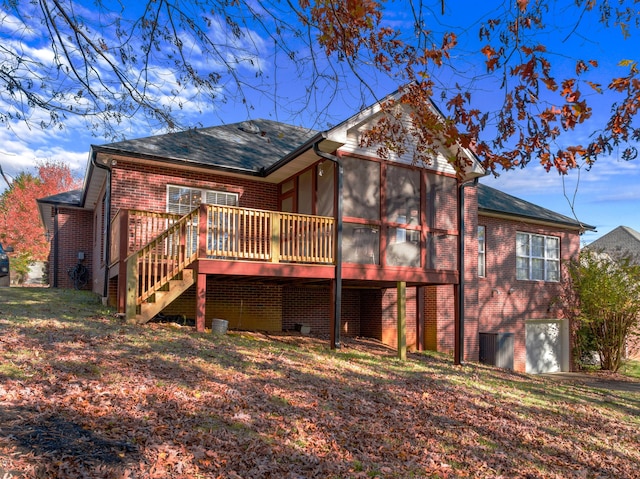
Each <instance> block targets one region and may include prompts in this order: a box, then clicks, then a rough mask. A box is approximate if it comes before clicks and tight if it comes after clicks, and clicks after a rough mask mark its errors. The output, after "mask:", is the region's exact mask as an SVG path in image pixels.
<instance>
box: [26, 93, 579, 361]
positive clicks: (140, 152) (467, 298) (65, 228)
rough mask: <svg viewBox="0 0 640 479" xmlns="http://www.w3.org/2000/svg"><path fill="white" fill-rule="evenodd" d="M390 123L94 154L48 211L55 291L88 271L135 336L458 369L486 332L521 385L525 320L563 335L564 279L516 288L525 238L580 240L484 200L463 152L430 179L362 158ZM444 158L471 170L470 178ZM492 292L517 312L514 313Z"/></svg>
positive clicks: (573, 247) (234, 134)
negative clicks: (392, 355) (498, 341)
mask: <svg viewBox="0 0 640 479" xmlns="http://www.w3.org/2000/svg"><path fill="white" fill-rule="evenodd" d="M397 96H398V93H395V94H393V95H391V96H390V98H392V99H393V98H396V97H397ZM434 108H435V107H434ZM379 114H380V107H379V104H376V105H373V106H372V107H370V108H368V109H365V110H363V111H361V112H359V113H358V114H356V115H355V116H353V117H351V118H349V119H348V120H346V121H344V122H343V123H341V124H339V125H338V126H336V127H334V128H332V129H330V130H328V131H324V132H316V131H311V130H307V129H303V128H298V127H293V126H290V125H285V124H282V123H278V122H274V121H269V120H255V121H251V122H243V123H237V124H229V125H222V126H217V127H212V128H203V129H195V130H189V131H185V132H179V133H171V134H166V135H159V136H154V137H149V138H142V139H135V140H126V141H121V142H117V143H111V144H108V145H102V146H92V147H91V150H90V153H89V162H88V168H87V172H86V176H85V181H84V186H83V188H82V189H81V190H77V191H72V192H68V193H64V194H60V195H55V196H52V197H48V198H42V199H40V200H39V202H38V204H39V209H40V214H41V218H42V221H43V223H44V225H45V227H46V228H47V230H48V231H49V232H50V234H51V236H52V238H53V240H52V247H51V255H50V267H49V275H50V277H49V283H50V285H51V286H53V287H66V288H68V287H72V286H73V284H72V283H71V282H70V279H69V277H68V275H67V270H68V269H69V268H71V267H73V266H74V264H76V263H77V262H78V258H79V257H82V258H83V260H82V262H83V264H84V265H85V266H86V267H87V268H88V270H89V273H90V281H89V284H88V285H87V288H90V289H91V290H93V291H94V292H96V293H97V294H99V295H101V296H102V297H103V299H104V300H105V301H108V302H109V303H110V304H112V305H114V306H116V307H117V308H118V311H119V312H121V313H122V314H123V315H124V316H125V317H126V318H127V319H128V320H129V321H134V322H138V323H144V322H146V321H149V320H151V319H152V318H153V317H154V316H155V315H157V314H158V313H162V314H165V315H181V316H185V317H187V318H193V319H195V323H196V329H198V330H200V331H203V330H205V328H207V327H210V326H211V324H212V321H213V320H214V319H216V318H223V319H225V320H227V321H228V322H229V327H230V328H238V329H259V330H268V331H282V330H292V329H294V328H295V327H296V325H299V324H305V325H308V326H310V328H311V331H312V333H313V334H318V335H326V336H328V337H329V341H330V343H331V345H332V346H334V347H337V346H339V341H340V338H341V337H342V336H366V337H372V338H377V339H379V340H381V341H383V342H384V343H386V344H389V345H393V346H397V347H398V351H399V354H400V355H402V354H403V352H404V350H405V348H406V347H408V348H409V349H418V350H421V349H434V350H438V351H444V352H448V353H453V354H454V357H455V358H456V360H457V361H466V360H470V361H474V360H478V358H479V354H480V339H481V335H480V334H479V333H483V334H484V335H485V336H486V337H490V335H491V334H492V333H495V332H499V333H511V334H513V335H514V338H513V343H512V346H509V347H511V348H512V351H511V354H512V355H513V357H514V360H513V363H512V364H510V365H507V367H513V368H515V369H517V370H520V371H524V370H525V356H526V354H527V353H526V351H525V350H524V349H523V348H524V347H525V337H524V335H525V333H528V329H527V326H526V324H528V323H527V321H530V322H535V321H540V320H546V321H556V323H562V321H561V320H560V319H559V318H560V317H561V316H560V312H555V311H554V312H553V313H551V312H549V305H550V304H551V299H552V298H551V297H552V295H553V292H554V291H555V289H554V286H555V283H556V282H557V278H551V281H550V282H548V281H544V280H539V279H537V278H536V279H530V280H529V279H527V280H521V279H520V278H516V261H522V259H521V258H520V257H518V260H516V257H515V256H514V255H513V252H514V251H515V248H516V235H520V234H521V233H522V234H529V235H533V237H534V238H538V236H536V235H550V236H549V237H551V236H553V237H556V238H558V242H559V245H561V246H558V250H555V251H556V253H557V252H558V251H560V252H561V253H562V258H565V257H568V256H569V255H571V254H574V253H577V249H578V243H579V233H580V232H581V230H582V229H583V228H584V225H580V224H578V223H577V222H572V221H571V220H570V219H568V218H565V217H562V218H560V215H555V214H554V213H552V212H548V210H543V209H542V208H538V207H534V205H531V204H529V203H526V205H529V206H530V210H529V211H524V210H523V211H518V210H513V209H510V208H512V206H513V205H512V204H511V203H510V202H512V199H511V198H513V197H507V196H505V195H503V194H501V193H500V192H497V191H496V190H493V189H488V188H485V187H483V186H482V185H478V184H477V179H478V178H479V177H481V176H483V175H484V174H485V172H484V170H483V169H482V167H481V166H480V164H479V162H478V160H477V158H476V157H475V156H474V155H473V153H472V152H470V151H467V150H464V149H459V148H455V151H452V150H447V149H445V148H444V147H442V148H441V154H438V155H437V157H435V158H433V161H432V162H431V164H429V165H419V166H416V165H413V164H412V159H411V158H410V155H406V156H398V157H394V158H391V159H389V160H382V159H381V158H379V157H378V155H377V153H376V148H371V147H369V148H365V147H361V146H360V138H361V135H362V132H363V131H365V130H366V129H367V128H368V126H369V125H371V124H372V122H374V121H375V120H376V118H377V116H378V115H379ZM451 154H461V155H465V157H466V158H467V159H468V166H467V169H466V170H465V171H464V172H463V173H462V178H457V177H456V174H455V171H454V170H453V168H452V167H451V165H450V164H449V163H448V162H447V161H446V158H447V156H450V155H451ZM340 192H342V193H341V194H340ZM501 201H506V203H507V204H503V205H502V206H500V202H501ZM522 204H523V205H525V203H524V202H522ZM340 211H341V212H342V214H340V213H339V212H340ZM461 211H462V212H463V214H460V212H461ZM541 215H542V216H544V217H541V218H538V217H537V216H541ZM478 224H481V226H482V227H483V228H481V230H482V231H483V232H484V235H485V236H484V243H482V242H480V243H479V240H478V235H477V232H478ZM461 232H464V234H462V235H461V234H460V233H461ZM543 237H545V238H546V237H547V236H543ZM536 241H537V240H536ZM551 242H552V240H549V243H551ZM509 243H513V244H510V245H509V246H507V244H509ZM479 244H481V245H482V251H481V252H480V256H479V250H478V247H479ZM337 245H340V247H337ZM460 246H462V247H460ZM520 249H522V248H520ZM462 253H464V254H462ZM503 254H505V255H510V256H509V258H506V257H505V258H503V259H502V260H500V261H502V263H501V262H500V261H499V260H498V259H497V258H498V257H499V255H503ZM511 256H513V258H512V257H511ZM479 257H480V258H482V261H483V266H482V267H483V270H482V272H483V273H484V275H483V276H482V277H479V275H478V258H479ZM518 264H519V263H518ZM507 269H509V271H507ZM461 270H462V271H463V272H464V274H462V275H461V274H460V271H461ZM501 271H502V272H501ZM519 271H520V270H519ZM460 279H462V281H460ZM507 285H508V286H509V288H506V286H507ZM512 285H513V286H514V287H515V288H516V292H515V293H513V294H508V291H509V289H510V287H511V286H512ZM494 288H500V289H501V292H502V293H504V295H503V298H507V297H509V298H511V299H516V298H517V299H518V300H519V301H521V302H520V303H519V304H518V305H514V304H511V303H509V304H510V305H508V309H507V306H505V303H502V304H498V303H497V300H495V298H494V297H493V296H492V290H493V289H494ZM505 288H506V289H505ZM527 295H531V296H530V297H529V296H527ZM533 298H535V299H533ZM462 318H464V320H463V319H462ZM532 324H533V323H532ZM554 324H555V323H554ZM527 337H528V336H527ZM563 347H565V346H563ZM566 348H567V351H568V345H566ZM503 349H504V348H503ZM567 351H565V350H563V351H562V354H568V352H567ZM498 352H500V351H498ZM560 366H561V367H563V368H564V367H565V365H564V363H562V365H560ZM532 371H533V369H532Z"/></svg>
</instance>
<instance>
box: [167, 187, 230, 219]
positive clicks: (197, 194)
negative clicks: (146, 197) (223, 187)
mask: <svg viewBox="0 0 640 479" xmlns="http://www.w3.org/2000/svg"><path fill="white" fill-rule="evenodd" d="M200 203H206V204H209V205H225V206H238V195H237V194H236V193H229V192H226V191H215V190H203V189H200V188H187V187H184V186H172V185H169V186H167V212H169V213H178V214H181V215H185V214H187V213H189V212H190V211H191V210H193V209H194V208H196V207H198V206H200Z"/></svg>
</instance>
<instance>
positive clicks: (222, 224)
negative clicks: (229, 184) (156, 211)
mask: <svg viewBox="0 0 640 479" xmlns="http://www.w3.org/2000/svg"><path fill="white" fill-rule="evenodd" d="M200 203H205V204H209V205H222V206H238V195H237V193H229V192H226V191H215V190H205V189H200V188H187V187H184V186H172V185H168V186H167V212H169V213H178V214H181V215H185V214H187V213H189V212H191V211H192V210H194V209H195V208H197V207H198V206H199V205H200ZM220 216H221V217H218V214H217V213H216V214H214V216H213V217H212V218H210V220H209V221H210V224H209V229H210V231H211V234H210V235H209V239H208V244H207V247H208V249H209V250H214V249H216V250H220V249H224V250H227V249H228V248H229V242H230V236H234V232H232V231H230V218H229V217H228V215H220ZM233 224H234V225H235V224H237V222H235V221H234V222H233ZM190 226H191V228H190V229H189V236H190V237H191V239H190V240H187V244H189V245H191V248H192V250H193V249H195V247H196V244H197V235H198V219H197V217H196V219H195V221H194V222H193V223H192V224H191V225H190Z"/></svg>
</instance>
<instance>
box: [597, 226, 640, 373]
mask: <svg viewBox="0 0 640 479" xmlns="http://www.w3.org/2000/svg"><path fill="white" fill-rule="evenodd" d="M585 248H588V249H590V250H592V251H598V252H602V253H605V254H607V255H609V256H610V257H612V258H623V257H630V258H631V259H632V260H633V261H634V262H635V263H636V264H640V233H638V232H637V231H636V230H634V229H633V228H629V227H628V226H618V227H617V228H615V229H613V230H611V231H609V232H608V233H607V234H605V235H603V236H601V237H600V238H598V239H597V240H595V241H592V242H591V243H589V244H588V245H587V246H586V247H585ZM626 356H627V358H629V359H636V360H640V325H638V327H636V329H635V331H634V333H633V334H632V335H631V336H630V337H629V338H628V340H627V351H626Z"/></svg>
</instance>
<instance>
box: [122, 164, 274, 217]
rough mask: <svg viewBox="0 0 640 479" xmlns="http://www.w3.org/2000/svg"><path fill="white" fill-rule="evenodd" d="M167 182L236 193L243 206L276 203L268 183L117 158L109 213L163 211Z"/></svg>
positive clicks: (267, 207) (269, 207)
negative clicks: (134, 162) (128, 210)
mask: <svg viewBox="0 0 640 479" xmlns="http://www.w3.org/2000/svg"><path fill="white" fill-rule="evenodd" d="M169 184H170V185H175V186H186V187H189V188H203V189H209V190H220V191H228V192H232V193H238V197H239V205H240V206H242V207H245V208H257V209H263V210H276V209H277V206H278V192H277V186H276V185H273V184H270V183H265V182H259V181H255V180H251V179H250V178H234V177H228V176H220V175H217V174H214V173H204V172H202V171H197V172H194V171H182V170H176V169H175V168H168V167H159V166H157V165H154V166H149V165H139V164H133V163H131V162H127V161H126V159H125V158H118V160H117V164H116V166H115V167H114V168H113V174H112V193H111V197H112V204H113V207H112V211H111V214H112V216H115V214H116V213H117V211H118V209H119V208H125V209H141V210H147V211H157V212H164V211H166V208H167V185H169Z"/></svg>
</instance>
